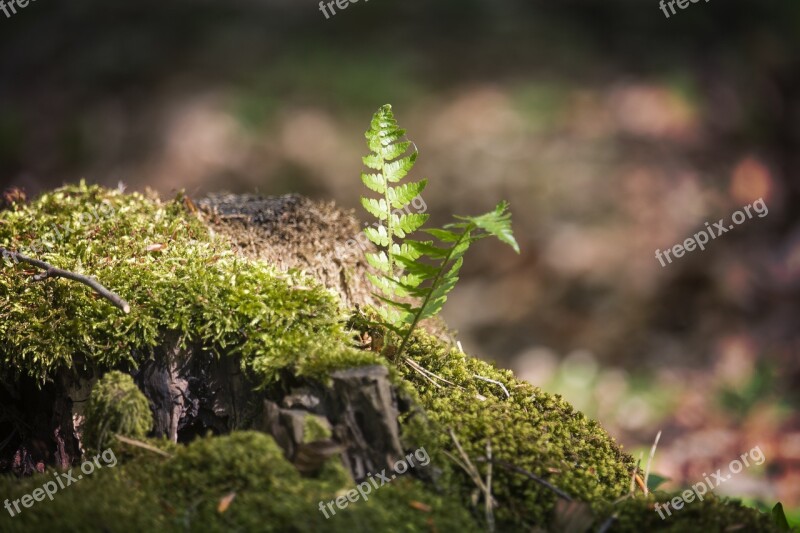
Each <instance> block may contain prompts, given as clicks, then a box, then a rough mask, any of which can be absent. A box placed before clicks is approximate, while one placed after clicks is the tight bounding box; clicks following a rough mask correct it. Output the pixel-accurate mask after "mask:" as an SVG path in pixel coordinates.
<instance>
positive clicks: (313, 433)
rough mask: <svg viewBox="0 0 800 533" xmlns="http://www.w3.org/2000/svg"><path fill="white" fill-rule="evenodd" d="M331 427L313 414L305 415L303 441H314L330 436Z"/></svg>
mask: <svg viewBox="0 0 800 533" xmlns="http://www.w3.org/2000/svg"><path fill="white" fill-rule="evenodd" d="M331 435H332V433H331V428H330V426H329V425H325V424H324V423H323V421H321V420H320V419H319V418H317V417H315V416H307V417H305V419H304V427H303V442H305V443H309V442H315V441H318V440H325V439H329V438H331Z"/></svg>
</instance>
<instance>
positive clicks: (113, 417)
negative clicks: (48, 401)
mask: <svg viewBox="0 0 800 533" xmlns="http://www.w3.org/2000/svg"><path fill="white" fill-rule="evenodd" d="M152 429H153V415H152V413H151V412H150V405H149V402H148V401H147V398H146V397H145V395H144V394H142V392H141V391H140V390H139V389H138V388H137V387H136V384H135V383H134V382H133V378H131V377H130V376H129V375H128V374H123V373H122V372H116V371H113V372H109V373H108V374H106V375H105V376H103V377H102V378H101V379H100V380H99V381H98V382H97V383H95V385H94V387H93V388H92V393H91V395H90V396H89V403H88V405H87V406H86V421H85V422H84V425H83V436H84V443H85V444H86V445H88V446H90V447H92V448H93V449H95V450H104V449H106V447H107V446H108V445H109V444H111V443H112V442H113V441H114V438H113V435H114V434H116V433H118V434H121V435H124V436H127V437H132V438H135V439H142V438H144V437H145V436H146V435H147V434H148V433H149V432H150V431H151V430H152Z"/></svg>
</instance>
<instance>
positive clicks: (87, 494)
mask: <svg viewBox="0 0 800 533" xmlns="http://www.w3.org/2000/svg"><path fill="white" fill-rule="evenodd" d="M118 455H120V454H118ZM49 478H50V476H47V475H45V476H36V477H34V478H30V479H27V480H24V481H22V482H16V481H14V482H12V481H11V480H8V479H7V480H0V491H2V494H4V495H8V496H11V495H13V499H16V498H19V497H21V495H22V494H25V493H28V492H31V491H32V490H33V489H35V488H36V487H39V486H41V484H42V483H44V482H45V481H47V480H48V479H49ZM355 488H356V485H355V483H354V482H353V481H351V480H350V479H349V477H348V476H347V474H346V473H345V472H344V469H343V468H342V467H341V466H340V465H338V464H336V462H335V461H329V463H328V464H327V465H326V466H325V468H324V469H323V472H322V474H321V475H320V476H319V477H316V478H304V477H302V476H301V475H300V474H299V473H298V472H297V470H296V469H295V468H294V467H293V466H292V465H291V464H290V463H288V462H287V461H286V460H285V459H284V457H283V453H282V451H281V450H280V448H279V447H278V446H277V444H275V442H274V440H273V439H272V438H271V437H269V436H266V435H263V434H260V433H255V432H236V433H233V434H231V435H227V436H223V437H213V438H211V437H208V438H203V439H198V440H196V441H194V442H193V443H192V444H190V445H188V446H186V447H180V448H178V449H177V452H176V455H175V457H173V458H170V459H166V458H161V457H160V456H157V455H153V454H151V455H150V456H149V457H148V456H146V455H142V454H138V455H137V458H136V459H133V460H131V461H130V462H128V463H126V464H119V465H118V466H116V467H115V468H104V469H102V470H98V471H97V472H95V473H94V474H92V475H91V476H84V478H83V479H82V480H80V481H78V482H77V483H75V484H74V485H72V486H70V487H67V488H66V489H64V490H63V491H60V492H58V493H56V495H55V498H54V500H53V501H48V500H45V501H44V502H40V503H37V504H36V505H35V507H33V508H32V509H26V510H24V511H23V512H22V514H20V515H18V516H15V517H13V518H12V517H10V516H9V515H8V514H7V513H6V512H3V513H0V530H2V531H8V532H15V531H37V530H42V529H44V528H52V527H53V525H55V524H57V528H58V530H60V531H88V530H90V529H91V530H92V531H101V530H102V531H109V532H118V531H119V532H125V531H266V532H270V531H274V532H305V531H334V532H335V531H342V532H348V533H349V532H351V531H368V530H374V531H408V532H412V531H426V530H436V531H452V530H455V529H458V530H460V531H464V532H469V531H477V528H476V527H475V524H474V523H473V521H472V518H471V517H470V516H469V513H468V512H467V511H465V510H464V508H463V507H462V506H461V505H460V504H459V502H458V501H457V500H455V499H454V498H453V497H449V496H447V495H446V494H438V493H436V492H434V491H433V490H432V489H431V488H430V486H429V485H426V484H424V483H423V482H421V481H419V480H416V479H414V478H412V477H410V476H403V477H401V478H398V479H396V480H394V481H392V482H391V483H389V484H387V485H384V486H382V487H380V488H379V489H377V490H372V491H371V492H370V493H369V494H367V499H366V500H364V499H363V498H361V497H360V496H359V499H358V500H357V501H355V502H352V503H348V506H347V508H346V509H339V508H337V507H336V505H335V504H334V505H333V507H334V509H335V510H336V514H335V515H332V514H331V512H330V510H328V511H327V512H328V516H329V518H327V519H326V518H325V515H324V514H323V513H322V512H321V511H320V510H319V507H320V502H324V503H327V502H330V501H331V500H334V499H335V498H337V497H340V496H343V495H346V494H347V493H348V491H351V490H353V489H355ZM365 492H366V491H365ZM231 496H233V499H232V500H231V501H230V503H229V505H228V506H227V508H226V509H224V510H222V508H221V507H220V504H221V502H222V501H223V499H225V498H226V497H231ZM351 497H352V494H351ZM88 524H91V528H89V526H88ZM37 528H38V529H37Z"/></svg>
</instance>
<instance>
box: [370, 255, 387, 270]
mask: <svg viewBox="0 0 800 533" xmlns="http://www.w3.org/2000/svg"><path fill="white" fill-rule="evenodd" d="M366 258H367V263H368V264H369V265H370V266H371V267H373V268H374V269H375V270H378V271H380V272H383V273H384V274H388V273H389V258H388V257H387V256H386V252H378V253H369V254H366Z"/></svg>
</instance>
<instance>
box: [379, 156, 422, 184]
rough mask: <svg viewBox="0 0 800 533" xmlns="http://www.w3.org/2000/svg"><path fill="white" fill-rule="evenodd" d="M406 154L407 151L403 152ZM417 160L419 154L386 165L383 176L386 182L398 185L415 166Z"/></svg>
mask: <svg viewBox="0 0 800 533" xmlns="http://www.w3.org/2000/svg"><path fill="white" fill-rule="evenodd" d="M403 151H404V152H405V150H403ZM416 160H417V152H414V153H413V154H411V155H409V156H406V157H404V158H402V159H398V160H396V161H392V162H391V163H386V164H385V165H384V166H383V175H384V176H385V178H386V181H388V182H391V183H397V182H398V181H400V180H401V179H403V178H404V177H406V174H408V172H409V171H410V170H411V168H412V167H413V166H414V162H415V161H416Z"/></svg>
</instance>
